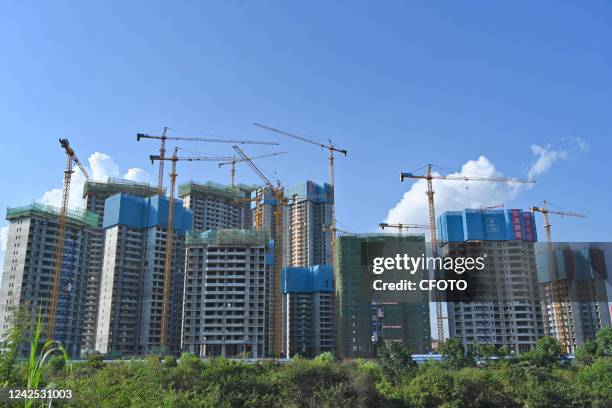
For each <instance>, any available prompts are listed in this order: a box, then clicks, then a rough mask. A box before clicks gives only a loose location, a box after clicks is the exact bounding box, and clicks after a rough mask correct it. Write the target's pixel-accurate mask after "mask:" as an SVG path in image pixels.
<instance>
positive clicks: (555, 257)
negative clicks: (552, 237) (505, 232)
mask: <svg viewBox="0 0 612 408" xmlns="http://www.w3.org/2000/svg"><path fill="white" fill-rule="evenodd" d="M552 246H553V249H552V257H551V254H550V253H549V249H548V248H546V247H544V245H541V246H539V247H538V250H537V251H536V260H537V268H538V282H539V284H540V294H541V300H542V310H543V313H542V318H543V320H544V332H545V334H546V335H548V336H553V337H555V338H556V339H558V340H559V342H560V343H561V344H562V346H563V347H564V348H565V350H564V351H565V352H568V353H572V352H574V351H576V348H577V347H579V346H581V345H583V344H584V343H585V342H586V341H587V340H589V339H593V338H595V334H596V333H597V332H598V331H599V330H601V329H602V328H603V327H606V326H610V324H611V321H610V312H611V311H610V308H609V306H608V305H609V303H608V301H609V294H608V293H607V287H608V286H609V275H608V271H607V263H606V252H607V251H610V247H609V246H608V245H607V244H601V243H589V244H583V243H581V244H572V243H553V244H552ZM550 262H552V265H550V264H549V263H550ZM551 268H554V272H553V274H554V276H553V277H551ZM555 289H556V290H555ZM559 289H562V290H559ZM561 293H562V294H563V296H560V294H561Z"/></svg>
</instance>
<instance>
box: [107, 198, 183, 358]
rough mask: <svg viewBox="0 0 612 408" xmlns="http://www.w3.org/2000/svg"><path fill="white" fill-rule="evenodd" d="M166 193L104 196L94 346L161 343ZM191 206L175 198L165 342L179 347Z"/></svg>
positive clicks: (115, 348)
mask: <svg viewBox="0 0 612 408" xmlns="http://www.w3.org/2000/svg"><path fill="white" fill-rule="evenodd" d="M168 209H169V200H168V198H166V197H161V196H153V197H148V198H144V197H136V196H132V195H129V194H124V193H120V194H116V195H114V196H111V197H109V198H107V199H106V202H105V208H104V221H103V227H104V230H105V243H104V260H103V266H102V276H101V279H100V302H99V311H98V322H97V333H96V351H98V352H100V353H103V354H119V353H120V354H127V355H138V354H146V353H149V352H153V351H156V350H158V349H159V348H160V345H161V343H160V341H161V339H160V336H161V320H162V308H163V291H164V272H165V264H166V245H167V243H168V239H170V237H168V234H167V227H168ZM191 222H192V221H191V211H189V210H188V209H185V208H184V207H183V205H182V201H181V200H176V201H175V204H174V222H173V227H174V229H173V231H174V232H173V237H171V239H173V247H172V248H173V251H172V265H171V293H170V299H169V302H170V311H169V322H168V333H167V337H166V338H167V339H168V343H167V348H168V350H169V351H171V352H177V351H178V350H179V348H180V328H181V316H182V302H183V289H184V288H183V276H184V255H185V247H184V241H185V234H186V232H187V231H188V230H189V229H190V228H191Z"/></svg>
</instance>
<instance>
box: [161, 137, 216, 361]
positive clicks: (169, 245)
mask: <svg viewBox="0 0 612 408" xmlns="http://www.w3.org/2000/svg"><path fill="white" fill-rule="evenodd" d="M178 150H179V148H178V147H175V148H174V153H173V155H172V156H171V157H163V156H162V155H161V154H160V155H158V156H156V155H151V156H149V159H150V160H151V163H153V162H155V161H156V160H157V161H159V162H160V163H163V162H164V161H170V162H172V168H171V171H170V173H169V176H170V197H169V198H168V201H169V204H168V227H167V233H166V235H167V241H166V258H165V259H166V261H165V265H164V286H163V304H162V320H161V332H160V348H161V349H162V350H165V349H166V348H167V346H168V322H169V318H170V291H171V280H172V251H173V250H174V203H175V199H174V193H175V186H176V177H177V173H176V162H177V161H180V160H183V161H219V160H226V159H228V158H227V157H207V156H195V157H179V156H178ZM162 168H163V167H162Z"/></svg>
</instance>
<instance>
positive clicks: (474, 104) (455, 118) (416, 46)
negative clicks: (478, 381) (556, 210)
mask: <svg viewBox="0 0 612 408" xmlns="http://www.w3.org/2000/svg"><path fill="white" fill-rule="evenodd" d="M0 15H2V16H4V19H3V24H2V25H0V49H2V53H1V54H0V123H1V124H2V136H1V138H0V140H2V142H3V143H2V147H3V149H2V151H3V160H2V161H0V170H1V172H0V174H2V176H1V177H2V178H1V179H0V180H1V183H2V185H1V187H2V192H3V193H2V196H1V197H2V200H1V201H0V205H1V207H2V209H3V210H4V208H5V207H7V206H16V205H20V204H25V203H29V202H31V201H32V200H36V199H40V198H41V197H43V195H44V194H45V192H49V190H52V189H53V188H59V187H61V180H62V170H63V167H64V164H65V159H64V155H63V153H62V151H61V149H60V147H59V144H58V142H57V139H58V138H59V137H67V138H69V139H70V141H71V144H72V145H73V146H74V148H75V150H76V152H77V154H78V155H79V157H80V158H81V160H82V161H84V162H86V163H87V162H88V158H89V157H90V156H91V155H92V154H94V153H95V152H101V153H105V154H107V155H109V156H110V158H108V157H106V156H105V157H106V163H107V164H108V163H109V162H110V164H111V167H113V163H114V164H115V165H116V167H118V169H117V168H114V170H113V172H114V173H117V172H118V173H119V174H124V173H126V172H127V171H128V169H129V168H141V169H143V170H144V171H146V172H149V173H150V174H151V177H152V178H153V181H155V177H156V176H155V174H156V167H154V166H151V164H150V162H149V161H148V155H149V154H154V153H155V151H156V148H157V147H158V145H157V144H156V143H153V142H151V141H144V142H136V140H135V134H136V132H147V131H149V130H152V129H155V128H159V127H161V126H164V125H167V126H169V127H173V128H179V129H192V130H199V131H202V132H205V133H208V134H214V135H217V136H224V137H232V138H245V139H265V140H272V141H277V142H281V143H282V145H281V146H279V147H278V148H277V147H265V146H256V147H250V146H246V147H245V150H246V151H247V152H248V153H250V154H263V153H266V152H271V151H277V150H287V151H289V154H288V155H286V156H284V157H280V158H274V159H266V160H262V161H260V162H259V164H260V165H261V167H262V168H264V169H266V170H267V171H268V172H270V173H273V172H276V174H277V175H278V176H279V178H280V179H281V180H282V181H283V183H285V184H293V183H298V182H301V181H304V180H305V179H312V180H315V181H317V182H322V181H326V180H327V171H328V170H327V161H326V155H325V153H324V152H322V151H320V150H319V149H317V148H316V147H314V146H310V145H307V144H302V143H301V142H299V141H294V140H291V139H288V138H283V137H282V136H277V135H274V134H270V133H266V132H265V131H263V130H261V129H257V128H255V127H253V126H252V125H251V123H252V122H254V121H257V122H262V123H265V124H270V125H272V126H276V127H279V128H283V129H287V130H295V131H299V132H301V133H303V134H307V135H310V136H312V137H314V138H319V139H322V140H325V139H327V138H332V139H333V140H334V142H335V143H336V144H337V145H339V146H341V147H344V148H346V149H348V151H349V156H348V157H347V158H344V157H341V158H338V160H337V168H336V177H337V179H336V181H337V187H336V192H337V193H336V194H337V218H338V220H339V221H340V222H341V224H340V226H341V227H343V228H345V229H350V230H352V231H360V232H362V231H374V230H375V229H376V228H375V227H376V225H377V224H378V223H379V222H381V221H383V220H385V219H386V218H387V217H388V216H389V217H391V216H390V215H389V210H391V209H393V208H397V210H396V212H395V213H394V215H393V216H394V217H399V219H396V221H404V222H410V221H419V220H420V219H421V218H422V220H424V219H425V218H424V217H425V213H424V211H423V210H424V207H422V205H423V203H424V196H423V194H420V193H419V190H418V188H417V187H415V189H414V190H413V191H412V193H409V194H408V195H407V196H405V198H406V199H405V201H404V203H403V204H401V200H402V197H403V196H404V194H405V193H406V192H407V191H408V190H409V189H410V186H411V183H404V184H402V183H400V182H399V177H398V175H399V172H400V171H410V170H412V169H417V168H419V167H421V166H423V165H424V164H426V163H428V162H433V163H436V164H438V165H440V166H444V167H447V168H450V169H460V168H461V167H462V166H463V165H464V164H466V163H467V162H469V161H470V160H474V161H477V160H478V159H479V157H480V156H485V157H486V159H485V160H486V162H483V161H482V159H481V160H480V161H478V162H473V163H468V165H467V166H468V167H469V168H476V169H477V170H478V171H479V172H481V173H487V174H503V175H505V176H514V177H526V176H527V175H528V174H529V172H530V169H531V171H532V172H533V171H534V169H535V168H537V167H538V166H540V170H542V168H543V170H542V171H539V170H538V171H537V172H536V173H535V174H536V175H537V180H538V183H537V185H536V186H535V187H533V188H530V189H528V188H522V189H520V190H519V191H510V189H507V188H505V187H501V186H496V187H495V186H494V187H476V186H473V185H467V184H461V185H458V186H457V187H454V189H453V188H452V187H448V190H446V193H443V192H442V191H440V190H439V189H445V188H447V186H446V185H444V186H441V185H439V186H438V187H437V188H436V189H437V191H438V192H437V193H436V194H438V196H437V197H440V200H441V201H442V202H441V203H440V206H441V207H442V209H447V208H450V207H449V206H451V207H452V206H453V205H456V206H464V205H468V204H471V203H476V204H482V205H494V204H500V203H499V202H498V201H497V200H503V202H504V203H505V204H506V208H510V207H521V208H527V207H529V206H531V205H534V204H538V203H539V202H541V200H543V199H548V200H550V201H551V202H552V203H555V204H557V205H558V206H559V207H561V208H565V209H570V210H575V211H580V212H584V213H586V214H588V218H587V219H585V220H579V219H571V218H565V219H555V221H554V222H553V236H554V238H555V239H556V240H565V241H580V240H600V241H604V240H605V241H609V240H610V232H609V231H610V229H611V228H612V220H611V218H610V215H609V208H610V201H611V194H612V193H611V189H610V181H609V179H608V175H609V173H610V154H611V152H612V142H611V138H610V136H611V135H612V115H611V114H610V108H611V107H612V77H611V76H610V72H612V41H611V40H610V39H611V38H612V26H611V25H610V24H609V22H610V21H611V18H612V4H610V3H609V2H604V1H592V2H588V3H587V2H577V1H575V2H569V1H561V2H559V1H554V2H553V1H550V2H546V1H541V2H537V4H535V3H534V2H520V1H516V2H505V3H503V4H502V3H496V4H495V5H493V4H492V3H491V2H484V1H483V2H477V1H470V2H456V1H449V2H442V1H441V2H436V4H435V5H433V4H432V3H431V2H409V1H386V2H373V1H369V2H365V1H351V2H348V1H345V2H340V1H334V2H281V1H217V2H196V1H194V2H187V1H185V2H172V3H171V2H166V3H161V2H144V1H142V2H138V1H130V2H113V1H109V2H76V1H74V2H64V1H54V2H41V3H39V4H34V3H32V2H3V3H2V4H1V5H0ZM175 133H177V134H178V133H179V132H175ZM170 146H173V144H171V145H170ZM182 146H183V147H186V148H190V149H193V150H197V151H201V152H206V153H210V154H231V153H232V150H231V145H225V144H217V145H213V144H195V143H191V144H182ZM534 146H535V147H534ZM538 149H540V150H538ZM538 151H539V152H541V154H540V156H538V155H537V154H535V153H534V152H538ZM542 152H544V153H542ZM538 158H540V159H541V161H540V162H538ZM542 160H543V161H542ZM534 165H535V167H534ZM542 165H543V167H541V166H542ZM474 166H475V167H474ZM493 167H494V168H495V171H494V170H493ZM228 170H229V169H226V170H219V169H217V166H216V165H215V164H212V163H187V164H185V163H181V164H179V169H178V173H179V178H178V181H179V182H181V181H184V180H187V179H196V180H202V181H204V180H209V179H210V180H215V181H219V182H227V181H228V179H229V171H228ZM532 174H533V173H532ZM238 180H239V181H241V182H247V183H254V182H257V181H258V179H257V178H256V177H255V176H254V175H253V174H252V172H251V171H250V169H248V168H247V167H240V168H239V169H238ZM472 184H473V183H472ZM411 200H414V205H411ZM398 203H400V205H399V206H398ZM391 218H392V217H391ZM391 218H390V220H392V219H391ZM0 225H5V222H4V221H3V224H0ZM538 226H539V227H541V219H540V218H539V217H538ZM541 236H543V234H541Z"/></svg>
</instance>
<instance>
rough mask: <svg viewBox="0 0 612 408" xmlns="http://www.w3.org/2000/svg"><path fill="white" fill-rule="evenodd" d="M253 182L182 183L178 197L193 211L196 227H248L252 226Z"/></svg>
mask: <svg viewBox="0 0 612 408" xmlns="http://www.w3.org/2000/svg"><path fill="white" fill-rule="evenodd" d="M255 189H256V187H254V186H247V185H245V184H237V185H234V186H225V185H223V184H218V183H214V182H212V181H209V182H206V183H196V182H193V181H190V182H188V183H185V184H181V185H179V197H180V198H181V199H182V200H183V203H184V205H185V207H186V208H189V209H191V211H192V213H193V225H192V230H193V231H208V230H210V229H248V228H250V227H251V224H252V220H251V193H252V192H253V191H254V190H255Z"/></svg>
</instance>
